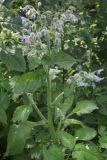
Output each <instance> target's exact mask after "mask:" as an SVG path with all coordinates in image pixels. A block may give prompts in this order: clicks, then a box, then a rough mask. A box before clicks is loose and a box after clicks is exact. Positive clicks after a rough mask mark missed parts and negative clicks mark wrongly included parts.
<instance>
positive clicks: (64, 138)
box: [59, 131, 76, 150]
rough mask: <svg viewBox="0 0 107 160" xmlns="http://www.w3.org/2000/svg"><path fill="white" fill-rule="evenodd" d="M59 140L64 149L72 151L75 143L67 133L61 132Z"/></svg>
mask: <svg viewBox="0 0 107 160" xmlns="http://www.w3.org/2000/svg"><path fill="white" fill-rule="evenodd" d="M59 138H60V140H61V143H62V145H63V146H64V147H66V148H68V149H71V150H72V149H73V148H74V146H75V143H76V139H75V138H74V137H73V136H72V135H71V134H69V133H67V132H65V131H62V132H60V135H59Z"/></svg>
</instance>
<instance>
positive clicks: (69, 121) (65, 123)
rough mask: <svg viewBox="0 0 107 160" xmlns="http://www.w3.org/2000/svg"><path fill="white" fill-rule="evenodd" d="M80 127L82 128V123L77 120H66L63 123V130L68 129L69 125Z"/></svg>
mask: <svg viewBox="0 0 107 160" xmlns="http://www.w3.org/2000/svg"><path fill="white" fill-rule="evenodd" d="M72 124H73V125H80V126H83V123H82V122H81V121H79V120H77V119H73V118H72V119H66V120H65V121H64V128H66V127H68V126H70V125H72Z"/></svg>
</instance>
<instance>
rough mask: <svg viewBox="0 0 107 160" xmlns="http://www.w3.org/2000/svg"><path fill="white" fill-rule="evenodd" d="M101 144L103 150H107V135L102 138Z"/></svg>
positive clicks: (100, 139)
mask: <svg viewBox="0 0 107 160" xmlns="http://www.w3.org/2000/svg"><path fill="white" fill-rule="evenodd" d="M99 143H100V146H101V148H105V149H107V135H103V136H102V137H100V138H99Z"/></svg>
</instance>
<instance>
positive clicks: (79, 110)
mask: <svg viewBox="0 0 107 160" xmlns="http://www.w3.org/2000/svg"><path fill="white" fill-rule="evenodd" d="M95 109H98V107H97V105H96V104H95V103H94V102H93V101H89V100H82V101H79V102H78V103H77V105H76V107H75V108H74V109H73V111H72V113H73V114H74V113H76V114H77V115H79V116H80V115H82V114H88V113H91V112H93V111H94V110H95Z"/></svg>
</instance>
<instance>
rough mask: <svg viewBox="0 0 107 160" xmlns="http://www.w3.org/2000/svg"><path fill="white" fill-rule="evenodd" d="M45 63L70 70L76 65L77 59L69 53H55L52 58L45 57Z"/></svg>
mask: <svg viewBox="0 0 107 160" xmlns="http://www.w3.org/2000/svg"><path fill="white" fill-rule="evenodd" d="M43 62H44V63H45V64H46V65H52V66H53V65H55V64H56V65H58V66H59V67H61V68H65V69H68V68H70V67H72V66H73V65H74V63H75V62H76V61H75V59H74V58H73V57H72V56H70V55H69V54H67V53H57V54H56V53H53V54H51V55H50V57H48V56H45V57H44V58H43Z"/></svg>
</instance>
